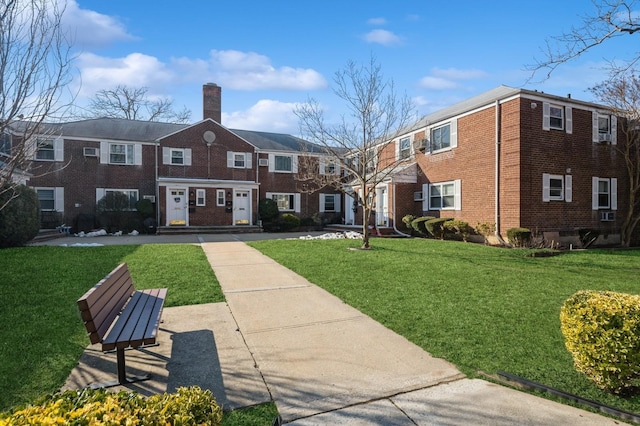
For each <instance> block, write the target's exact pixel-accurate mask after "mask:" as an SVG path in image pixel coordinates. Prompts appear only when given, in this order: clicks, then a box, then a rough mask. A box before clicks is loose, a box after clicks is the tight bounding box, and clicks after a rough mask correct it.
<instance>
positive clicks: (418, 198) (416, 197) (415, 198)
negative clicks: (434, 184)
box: [413, 191, 422, 201]
mask: <svg viewBox="0 0 640 426" xmlns="http://www.w3.org/2000/svg"><path fill="white" fill-rule="evenodd" d="M413 201H422V191H418V192H414V193H413Z"/></svg>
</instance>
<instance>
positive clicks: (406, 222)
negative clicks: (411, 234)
mask: <svg viewBox="0 0 640 426" xmlns="http://www.w3.org/2000/svg"><path fill="white" fill-rule="evenodd" d="M415 218H416V217H415V216H414V215H412V214H407V215H404V216H403V217H402V222H403V223H404V225H405V226H406V227H407V229H413V227H412V226H411V222H413V221H414V219H415Z"/></svg>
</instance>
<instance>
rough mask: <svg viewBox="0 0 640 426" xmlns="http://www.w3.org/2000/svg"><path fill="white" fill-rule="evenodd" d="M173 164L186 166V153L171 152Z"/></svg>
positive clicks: (179, 151)
mask: <svg viewBox="0 0 640 426" xmlns="http://www.w3.org/2000/svg"><path fill="white" fill-rule="evenodd" d="M171 164H184V151H183V150H181V149H172V150H171Z"/></svg>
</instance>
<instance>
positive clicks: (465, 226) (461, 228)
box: [443, 219, 473, 243]
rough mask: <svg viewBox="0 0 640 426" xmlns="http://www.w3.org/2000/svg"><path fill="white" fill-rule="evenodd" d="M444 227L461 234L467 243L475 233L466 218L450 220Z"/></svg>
mask: <svg viewBox="0 0 640 426" xmlns="http://www.w3.org/2000/svg"><path fill="white" fill-rule="evenodd" d="M443 226H444V229H446V230H447V231H450V232H453V233H455V234H456V235H459V236H460V238H462V241H464V242H465V243H466V242H467V241H468V240H469V236H471V234H473V227H472V226H471V225H469V223H468V222H465V221H464V220H458V219H454V220H450V221H448V222H445V223H444V225H443Z"/></svg>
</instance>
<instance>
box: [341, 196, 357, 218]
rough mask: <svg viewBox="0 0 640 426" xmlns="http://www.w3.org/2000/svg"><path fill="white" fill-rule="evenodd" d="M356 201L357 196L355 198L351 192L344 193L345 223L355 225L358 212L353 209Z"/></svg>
mask: <svg viewBox="0 0 640 426" xmlns="http://www.w3.org/2000/svg"><path fill="white" fill-rule="evenodd" d="M354 203H355V198H353V197H352V196H351V195H349V194H345V195H344V224H345V225H353V224H355V223H356V222H355V216H356V213H355V212H354V211H353V206H354Z"/></svg>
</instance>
